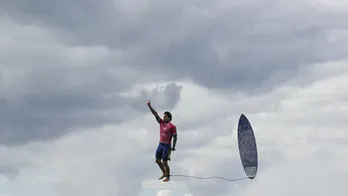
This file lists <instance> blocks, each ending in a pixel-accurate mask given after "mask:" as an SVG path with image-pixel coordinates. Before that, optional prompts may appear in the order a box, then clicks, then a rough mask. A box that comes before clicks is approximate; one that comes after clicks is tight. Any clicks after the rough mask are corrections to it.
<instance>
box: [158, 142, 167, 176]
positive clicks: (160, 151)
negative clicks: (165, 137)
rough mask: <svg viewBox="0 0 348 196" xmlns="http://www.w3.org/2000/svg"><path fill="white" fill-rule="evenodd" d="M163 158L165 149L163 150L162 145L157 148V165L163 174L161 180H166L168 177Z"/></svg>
mask: <svg viewBox="0 0 348 196" xmlns="http://www.w3.org/2000/svg"><path fill="white" fill-rule="evenodd" d="M162 156H163V149H162V146H161V144H159V145H158V147H157V150H156V163H157V165H158V166H159V168H160V169H161V171H162V173H163V175H162V177H160V178H159V180H161V179H162V178H164V177H165V175H166V171H165V167H164V165H163V163H162V162H161V158H162Z"/></svg>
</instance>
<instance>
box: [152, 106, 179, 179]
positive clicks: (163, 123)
mask: <svg viewBox="0 0 348 196" xmlns="http://www.w3.org/2000/svg"><path fill="white" fill-rule="evenodd" d="M147 106H148V107H149V108H150V110H151V112H152V114H153V115H154V116H155V118H156V120H157V122H158V123H159V125H160V140H159V144H158V147H157V150H156V155H155V157H156V163H157V164H158V166H159V167H160V169H161V170H162V172H163V175H162V176H161V177H160V178H159V180H161V179H163V178H165V179H164V180H163V182H168V181H170V168H169V165H168V160H170V153H171V151H175V146H176V142H177V131H176V126H175V125H174V124H173V123H172V122H171V121H172V114H171V113H170V112H168V111H166V112H164V115H163V119H162V118H160V117H159V115H158V113H157V112H156V111H155V110H154V109H153V108H152V106H151V102H150V100H149V101H148V102H147ZM172 138H173V146H172Z"/></svg>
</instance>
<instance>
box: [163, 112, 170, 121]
mask: <svg viewBox="0 0 348 196" xmlns="http://www.w3.org/2000/svg"><path fill="white" fill-rule="evenodd" d="M164 114H165V115H167V116H168V118H169V119H170V120H172V114H171V113H170V112H168V111H166V112H164Z"/></svg>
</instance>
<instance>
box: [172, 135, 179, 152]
mask: <svg viewBox="0 0 348 196" xmlns="http://www.w3.org/2000/svg"><path fill="white" fill-rule="evenodd" d="M173 138H174V139H173V147H172V150H175V146H176V141H177V140H178V135H177V134H175V135H173Z"/></svg>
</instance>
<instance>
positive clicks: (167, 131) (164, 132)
mask: <svg viewBox="0 0 348 196" xmlns="http://www.w3.org/2000/svg"><path fill="white" fill-rule="evenodd" d="M159 124H160V143H164V144H171V143H172V136H173V135H175V134H176V126H175V125H173V124H172V123H171V122H169V123H165V122H164V121H163V120H162V119H161V120H160V121H159Z"/></svg>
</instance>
